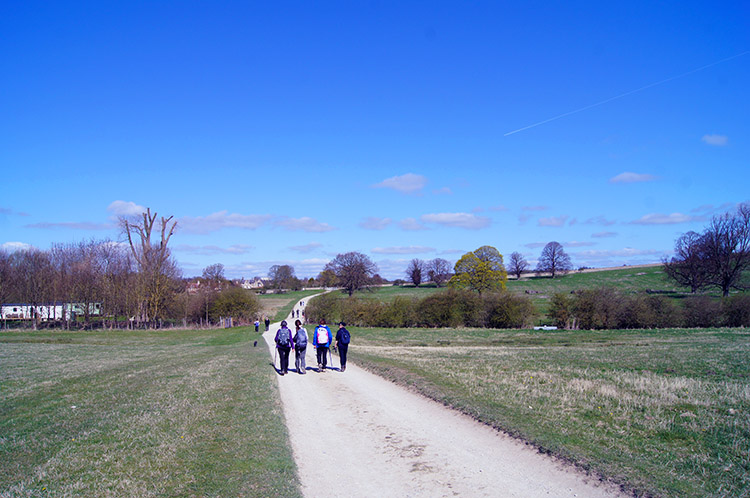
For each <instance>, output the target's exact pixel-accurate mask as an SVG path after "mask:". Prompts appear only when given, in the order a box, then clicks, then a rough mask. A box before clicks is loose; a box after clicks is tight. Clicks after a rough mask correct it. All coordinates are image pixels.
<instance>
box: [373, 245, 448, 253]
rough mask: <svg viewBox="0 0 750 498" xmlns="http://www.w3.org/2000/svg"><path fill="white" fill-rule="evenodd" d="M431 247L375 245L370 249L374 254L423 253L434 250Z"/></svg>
mask: <svg viewBox="0 0 750 498" xmlns="http://www.w3.org/2000/svg"><path fill="white" fill-rule="evenodd" d="M434 251H435V248H433V247H424V246H409V247H376V248H374V249H373V250H372V252H373V253H375V254H423V253H427V252H434Z"/></svg>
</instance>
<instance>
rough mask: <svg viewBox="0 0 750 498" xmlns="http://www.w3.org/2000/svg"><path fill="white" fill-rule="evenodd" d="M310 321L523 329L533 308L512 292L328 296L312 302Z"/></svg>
mask: <svg viewBox="0 0 750 498" xmlns="http://www.w3.org/2000/svg"><path fill="white" fill-rule="evenodd" d="M306 315H307V318H308V320H310V321H313V322H317V321H319V320H320V319H321V318H324V319H326V320H328V321H339V320H344V321H345V322H347V323H348V324H351V325H355V326H360V327H414V326H419V327H453V328H455V327H490V328H520V327H524V326H527V325H529V324H530V323H532V322H533V319H534V305H533V304H532V303H531V300H530V299H529V298H528V297H525V296H518V295H515V294H511V293H509V292H499V293H486V294H482V295H479V294H477V293H475V292H471V291H466V290H456V289H447V290H445V291H442V292H437V293H435V294H431V295H430V296H427V297H425V298H423V299H415V298H407V297H403V296H398V297H396V298H395V299H394V300H393V301H392V302H390V303H384V302H381V301H378V300H375V299H363V298H359V297H354V296H352V297H344V296H341V295H340V294H335V293H329V294H325V295H323V296H319V297H317V298H315V299H313V300H311V301H310V303H309V304H308V306H307V309H306Z"/></svg>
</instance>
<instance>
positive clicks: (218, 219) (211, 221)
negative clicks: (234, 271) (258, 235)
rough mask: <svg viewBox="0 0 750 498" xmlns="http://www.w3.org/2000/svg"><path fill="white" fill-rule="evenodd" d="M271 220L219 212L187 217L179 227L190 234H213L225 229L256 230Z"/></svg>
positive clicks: (250, 215)
mask: <svg viewBox="0 0 750 498" xmlns="http://www.w3.org/2000/svg"><path fill="white" fill-rule="evenodd" d="M270 219H271V216H270V215H267V214H238V213H231V214H230V213H228V212H227V211H219V212H218V213H213V214H209V215H208V216H198V217H192V216H185V217H184V218H180V219H179V220H178V222H177V226H178V227H179V228H180V230H181V231H184V232H189V233H211V232H216V231H218V230H221V229H223V228H244V229H247V230H255V229H257V228H259V227H261V226H262V225H263V224H264V223H266V222H267V221H268V220H270Z"/></svg>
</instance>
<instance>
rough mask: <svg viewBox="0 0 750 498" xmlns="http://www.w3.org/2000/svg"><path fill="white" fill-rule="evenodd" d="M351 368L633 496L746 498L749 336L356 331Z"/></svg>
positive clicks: (740, 332) (749, 489)
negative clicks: (502, 432) (442, 406)
mask: <svg viewBox="0 0 750 498" xmlns="http://www.w3.org/2000/svg"><path fill="white" fill-rule="evenodd" d="M352 335H353V341H352V347H351V349H350V355H351V357H352V359H353V361H356V362H357V363H358V364H360V365H362V366H365V367H366V368H369V369H371V370H373V371H375V372H376V373H378V374H380V375H383V376H385V377H386V378H389V379H391V380H393V381H395V382H397V383H400V384H402V385H405V386H408V387H410V388H412V389H415V390H417V391H418V392H420V393H422V394H425V395H427V396H429V397H431V398H433V399H436V400H438V401H441V402H443V403H445V404H447V405H449V406H452V407H455V408H457V409H459V410H461V411H463V412H465V413H468V414H470V415H472V416H474V417H475V418H477V419H478V420H481V421H483V422H486V423H488V424H490V425H492V426H495V427H497V428H499V429H502V430H505V431H507V432H509V433H511V434H513V435H515V436H517V437H520V438H522V439H524V440H526V441H529V442H531V443H533V444H534V445H536V446H537V447H538V448H540V450H542V451H544V452H550V453H553V454H555V455H558V456H560V457H563V458H565V459H567V460H569V461H571V462H574V463H575V464H577V465H578V466H580V467H581V468H583V469H586V470H589V471H591V472H594V473H596V474H599V475H601V476H604V477H606V478H608V479H610V480H612V481H614V482H617V483H619V484H622V485H623V486H624V487H625V488H626V489H629V490H632V491H634V493H635V494H637V495H640V496H665V497H704V496H715V497H719V496H750V331H747V330H744V329H736V330H727V329H721V330H676V329H669V330H657V331H652V330H646V331H644V330H628V331H607V332H590V331H558V332H537V331H497V330H474V329H471V330H434V329H432V330H427V329H408V330H394V329H354V330H353V333H352Z"/></svg>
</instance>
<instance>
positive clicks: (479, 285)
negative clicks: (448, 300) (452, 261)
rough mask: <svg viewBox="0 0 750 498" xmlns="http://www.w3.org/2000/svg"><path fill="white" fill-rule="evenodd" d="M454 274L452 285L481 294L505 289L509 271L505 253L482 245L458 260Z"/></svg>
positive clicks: (451, 280)
mask: <svg viewBox="0 0 750 498" xmlns="http://www.w3.org/2000/svg"><path fill="white" fill-rule="evenodd" d="M453 270H454V273H455V274H454V275H453V276H452V277H451V279H450V280H449V281H448V285H449V286H450V287H453V288H456V289H469V290H472V291H476V292H478V293H479V294H481V293H482V292H486V291H495V290H504V289H505V283H506V282H507V281H508V272H507V271H505V266H504V265H503V255H502V254H500V252H499V251H498V250H497V249H495V248H494V247H492V246H482V247H480V248H479V249H477V250H476V251H473V252H467V253H466V254H464V255H463V256H461V259H459V260H458V261H457V262H456V265H455V266H454V268H453Z"/></svg>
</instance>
